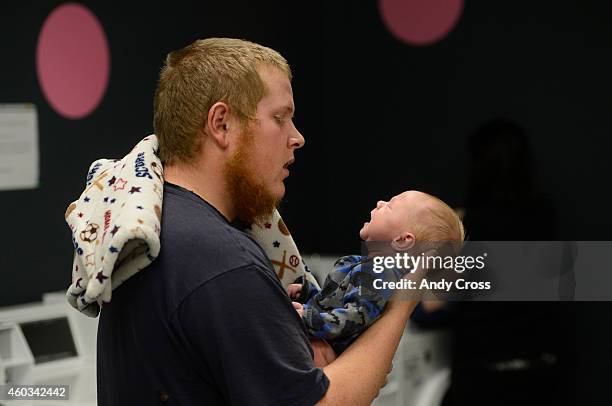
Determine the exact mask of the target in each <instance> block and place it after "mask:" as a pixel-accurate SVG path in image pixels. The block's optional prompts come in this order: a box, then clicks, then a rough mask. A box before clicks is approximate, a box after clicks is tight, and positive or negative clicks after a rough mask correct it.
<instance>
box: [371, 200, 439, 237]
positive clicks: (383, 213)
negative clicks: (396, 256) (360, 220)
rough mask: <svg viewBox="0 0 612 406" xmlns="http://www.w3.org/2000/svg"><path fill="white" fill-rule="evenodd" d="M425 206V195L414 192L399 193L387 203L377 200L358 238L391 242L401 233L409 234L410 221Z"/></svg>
mask: <svg viewBox="0 0 612 406" xmlns="http://www.w3.org/2000/svg"><path fill="white" fill-rule="evenodd" d="M426 204H427V198H426V195H424V194H423V193H420V192H416V191H408V192H404V193H401V194H399V195H397V196H394V197H393V198H392V199H391V200H390V201H388V202H386V201H384V200H379V201H378V203H377V204H376V207H375V208H374V209H373V210H372V211H371V212H370V221H369V222H366V223H364V225H363V228H362V229H361V231H359V236H360V237H361V238H362V239H363V240H365V241H392V240H393V239H395V238H396V237H398V236H399V235H400V234H401V233H403V232H406V231H408V232H411V231H412V230H410V219H411V218H412V217H414V215H417V216H418V212H419V211H420V210H421V209H423V208H424V207H426Z"/></svg>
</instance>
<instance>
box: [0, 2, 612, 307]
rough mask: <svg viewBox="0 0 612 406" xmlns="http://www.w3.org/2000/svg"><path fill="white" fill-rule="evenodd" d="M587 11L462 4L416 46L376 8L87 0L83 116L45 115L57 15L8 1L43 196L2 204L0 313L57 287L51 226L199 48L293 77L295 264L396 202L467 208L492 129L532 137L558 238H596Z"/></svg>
mask: <svg viewBox="0 0 612 406" xmlns="http://www.w3.org/2000/svg"><path fill="white" fill-rule="evenodd" d="M260 3H261V4H260ZM590 3H592V4H586V3H584V2H581V3H578V2H577V3H575V4H574V5H568V4H557V5H555V8H554V9H551V8H550V7H548V6H545V5H540V4H539V2H538V3H537V4H533V3H530V2H526V3H523V4H516V3H509V2H474V1H468V2H467V3H466V7H465V9H464V12H463V15H462V17H461V19H460V20H459V23H458V25H457V26H456V27H455V29H454V30H453V31H451V33H450V35H449V36H448V37H446V38H445V39H443V40H442V41H440V42H438V43H436V44H434V45H431V46H427V47H411V46H408V45H406V44H404V43H402V42H400V41H398V40H397V39H395V38H394V37H393V36H392V35H391V34H390V33H389V31H388V30H387V29H386V27H385V26H384V24H383V23H382V20H381V18H380V16H379V13H378V8H377V4H376V2H351V1H334V2H320V3H317V2H308V3H307V4H306V3H304V4H302V3H300V4H293V2H289V3H283V2H257V5H255V3H250V2H247V1H234V2H233V3H232V4H231V5H230V4H224V5H216V6H215V5H214V4H212V3H211V4H208V3H204V2H186V1H176V2H173V3H172V7H170V6H164V7H162V6H155V5H154V6H148V7H139V6H136V5H134V4H132V5H129V4H128V5H123V6H121V7H119V6H117V5H111V4H109V3H107V2H85V3H84V4H85V5H87V6H88V7H89V8H90V9H91V10H92V11H93V12H94V13H95V14H96V15H97V16H98V18H99V19H100V21H101V22H102V24H103V26H104V27H105V30H106V34H107V37H108V41H109V46H110V51H111V74H110V84H109V87H108V90H107V92H106V94H105V96H104V99H103V101H102V103H101V104H100V106H99V107H98V108H97V110H95V111H94V112H93V113H92V114H91V115H90V116H88V117H86V118H84V119H81V120H67V119H64V118H62V117H61V116H59V115H58V114H57V113H55V111H53V110H52V109H51V108H50V106H49V105H48V103H47V102H46V100H45V99H44V97H43V96H42V93H41V90H40V88H39V85H38V81H37V77H36V71H35V60H34V56H35V53H34V51H35V47H36V41H37V36H38V32H39V30H40V27H41V24H42V23H43V21H44V19H45V17H46V16H47V15H48V14H49V13H50V12H51V10H53V9H54V8H55V7H56V6H57V5H58V4H60V2H55V1H37V2H30V3H29V4H28V3H25V2H22V3H15V4H13V5H4V6H3V10H4V11H5V12H3V13H1V16H0V32H1V33H2V35H0V44H1V45H0V47H1V48H0V49H2V50H3V55H4V57H3V64H2V71H3V74H2V75H0V88H1V89H2V92H1V93H0V103H5V102H34V103H35V104H36V105H37V106H38V113H39V129H40V156H41V158H40V160H41V176H40V178H41V179H40V187H39V188H38V189H34V190H25V191H3V192H0V195H1V196H2V197H3V199H1V200H0V210H2V212H3V213H5V218H4V233H3V236H2V245H3V247H5V255H3V256H2V257H1V258H0V266H1V269H2V272H3V274H4V275H10V277H8V278H6V277H5V278H4V279H3V282H2V285H1V288H0V289H1V291H0V305H6V304H10V303H15V302H23V301H32V300H37V299H38V298H39V296H40V293H41V292H43V291H47V290H57V289H61V288H63V287H64V286H65V285H66V282H67V280H68V278H69V275H70V274H69V269H68V268H69V264H70V256H71V246H70V238H69V237H70V235H69V231H68V228H67V226H66V225H65V223H64V219H63V212H64V210H65V208H66V206H67V205H68V204H69V203H70V202H71V201H72V200H74V199H75V198H76V197H77V196H78V194H79V193H80V191H81V189H82V186H83V182H84V175H85V172H86V169H87V168H88V166H89V164H90V163H91V162H92V161H93V160H95V159H97V158H99V157H121V156H123V155H124V154H125V153H126V152H127V151H128V150H129V149H130V148H131V146H133V144H135V142H137V141H138V140H139V139H140V138H142V137H143V136H144V135H146V134H148V133H150V132H151V131H152V124H151V121H152V120H151V116H152V107H151V106H152V95H153V92H154V88H155V84H156V79H157V75H158V72H159V68H160V66H161V64H162V62H163V59H164V57H165V55H166V53H167V52H168V51H170V50H174V49H177V48H179V47H182V46H184V45H185V44H188V43H189V42H191V41H192V40H194V39H196V38H203V37H209V36H235V37H241V38H248V39H251V40H254V41H257V42H261V43H263V44H266V45H269V46H271V47H273V48H275V49H278V50H279V51H281V52H282V53H283V54H284V55H285V56H286V57H287V59H288V60H289V61H290V63H291V65H292V67H293V71H294V77H295V78H294V81H293V85H294V92H295V101H296V106H297V113H296V122H297V125H298V127H299V128H300V129H301V130H302V132H303V134H304V135H305V137H306V140H307V145H306V147H305V148H304V149H302V150H301V151H299V152H298V154H297V162H296V164H295V165H294V170H293V171H292V176H291V177H290V178H289V179H288V180H287V186H288V187H287V189H288V193H287V196H286V199H285V202H284V204H283V209H282V211H283V213H284V215H285V217H286V221H287V223H288V224H289V225H290V227H291V229H292V231H293V234H294V235H295V238H296V240H297V242H298V245H299V246H300V247H301V249H302V250H303V251H304V252H305V253H309V252H319V253H327V254H340V253H345V252H350V251H354V250H356V249H357V247H358V235H357V233H358V230H359V228H360V227H361V225H362V224H363V221H365V220H366V219H367V216H368V213H369V211H370V210H371V208H372V206H373V204H374V203H375V202H376V200H378V199H380V198H386V197H390V196H392V195H393V194H395V193H398V192H400V191H403V190H405V189H420V190H424V191H427V192H430V193H433V194H436V195H438V196H440V197H441V198H443V199H444V200H446V201H448V202H449V203H450V204H452V205H454V206H459V205H461V204H462V203H463V199H464V196H465V188H466V175H465V173H466V171H465V166H466V153H465V150H466V149H465V148H466V147H465V146H466V142H467V137H468V134H469V133H470V132H471V131H473V130H474V129H475V128H476V127H478V126H479V125H480V124H482V123H483V122H485V121H487V120H489V119H491V118H494V117H499V116H501V117H507V118H510V119H512V120H514V121H516V122H517V123H519V124H520V125H522V126H523V127H524V128H525V130H526V131H527V134H528V136H529V137H530V142H531V146H532V148H533V153H534V157H535V164H536V171H537V175H538V178H537V179H538V182H537V185H538V187H539V189H540V190H541V191H543V193H544V194H546V195H548V196H549V197H550V198H551V199H552V201H553V202H554V204H555V206H556V207H557V211H558V218H559V219H560V224H559V227H558V229H559V235H560V236H561V237H563V238H568V239H569V238H571V239H606V238H607V236H606V235H605V232H604V230H605V229H606V228H608V226H610V225H611V223H612V219H611V218H610V216H609V215H607V214H606V213H607V212H608V211H607V210H606V209H607V207H608V203H609V200H610V199H609V198H610V192H609V191H608V188H607V187H606V186H605V185H606V184H607V182H606V174H607V173H608V172H609V171H610V166H611V164H610V160H609V159H608V156H609V154H610V151H612V148H611V145H610V144H611V142H612V141H610V137H609V136H608V134H610V133H612V131H611V130H612V119H611V117H612V115H610V114H609V113H608V112H612V98H610V97H609V95H610V94H612V80H611V79H610V78H609V72H610V71H612V59H611V58H610V57H609V49H610V47H611V46H612V28H610V26H609V25H608V24H606V21H607V18H610V17H612V6H608V5H604V4H597V3H596V2H590ZM236 10H242V11H241V12H236ZM468 231H469V230H468Z"/></svg>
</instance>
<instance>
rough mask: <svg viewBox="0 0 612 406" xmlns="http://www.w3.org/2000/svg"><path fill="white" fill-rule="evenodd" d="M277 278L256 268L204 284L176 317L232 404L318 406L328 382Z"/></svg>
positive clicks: (228, 274)
mask: <svg viewBox="0 0 612 406" xmlns="http://www.w3.org/2000/svg"><path fill="white" fill-rule="evenodd" d="M271 273H272V272H271V271H270V272H268V271H265V270H262V269H260V268H258V267H256V266H254V265H253V266H248V267H244V268H239V269H236V270H233V271H230V272H225V273H223V274H222V275H220V276H217V277H216V278H214V279H212V280H210V281H208V282H206V283H204V284H203V285H202V286H200V287H198V288H197V289H196V290H195V291H194V292H192V293H191V294H190V295H189V296H188V297H187V298H186V299H185V300H184V301H183V303H182V304H181V305H180V307H179V309H178V310H177V312H176V314H175V317H176V321H177V323H178V325H179V328H180V329H181V330H182V334H181V335H183V336H184V339H185V340H186V341H187V342H188V347H189V348H190V351H191V352H192V353H193V356H194V357H196V359H198V360H199V365H201V368H203V369H205V370H206V371H203V375H205V376H209V377H210V376H212V377H213V380H214V385H215V386H216V387H218V388H219V391H220V392H221V393H222V395H223V397H224V398H225V399H226V400H227V402H228V403H229V404H231V405H295V406H299V405H314V404H315V403H317V402H318V401H319V400H320V399H321V398H322V397H323V396H324V395H325V392H326V391H327V388H328V386H329V381H328V379H327V377H326V376H325V374H324V373H323V370H322V369H320V368H316V367H315V366H314V363H313V358H312V349H311V347H310V344H309V342H308V338H307V336H306V333H305V329H304V327H303V325H302V324H301V320H300V318H299V316H298V314H297V312H296V311H295V310H294V309H293V306H292V305H291V301H290V299H289V297H288V296H287V295H286V293H285V292H284V291H283V289H282V287H281V285H280V283H278V281H275V280H273V279H272V277H273V276H274V275H270V274H271Z"/></svg>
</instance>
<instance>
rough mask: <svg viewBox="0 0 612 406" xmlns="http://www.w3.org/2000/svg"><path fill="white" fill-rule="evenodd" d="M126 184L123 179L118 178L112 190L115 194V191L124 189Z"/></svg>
mask: <svg viewBox="0 0 612 406" xmlns="http://www.w3.org/2000/svg"><path fill="white" fill-rule="evenodd" d="M126 183H127V180H125V179H123V178H119V179H118V180H117V182H116V183H115V185H114V186H113V189H114V190H115V192H116V191H117V190H123V189H125V184H126Z"/></svg>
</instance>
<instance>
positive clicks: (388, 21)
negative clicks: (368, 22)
mask: <svg viewBox="0 0 612 406" xmlns="http://www.w3.org/2000/svg"><path fill="white" fill-rule="evenodd" d="M378 8H379V10H380V14H381V17H382V20H383V22H384V23H385V25H386V26H387V29H388V30H389V31H390V32H391V33H392V34H393V35H394V36H396V37H397V38H398V39H400V40H401V41H403V42H406V43H408V44H410V45H430V44H433V43H434V42H437V41H439V40H441V39H442V38H444V37H445V36H446V35H447V34H448V33H449V32H450V31H451V30H452V29H453V27H454V26H455V25H456V24H457V22H458V21H459V17H460V16H461V12H462V11H463V0H379V1H378Z"/></svg>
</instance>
